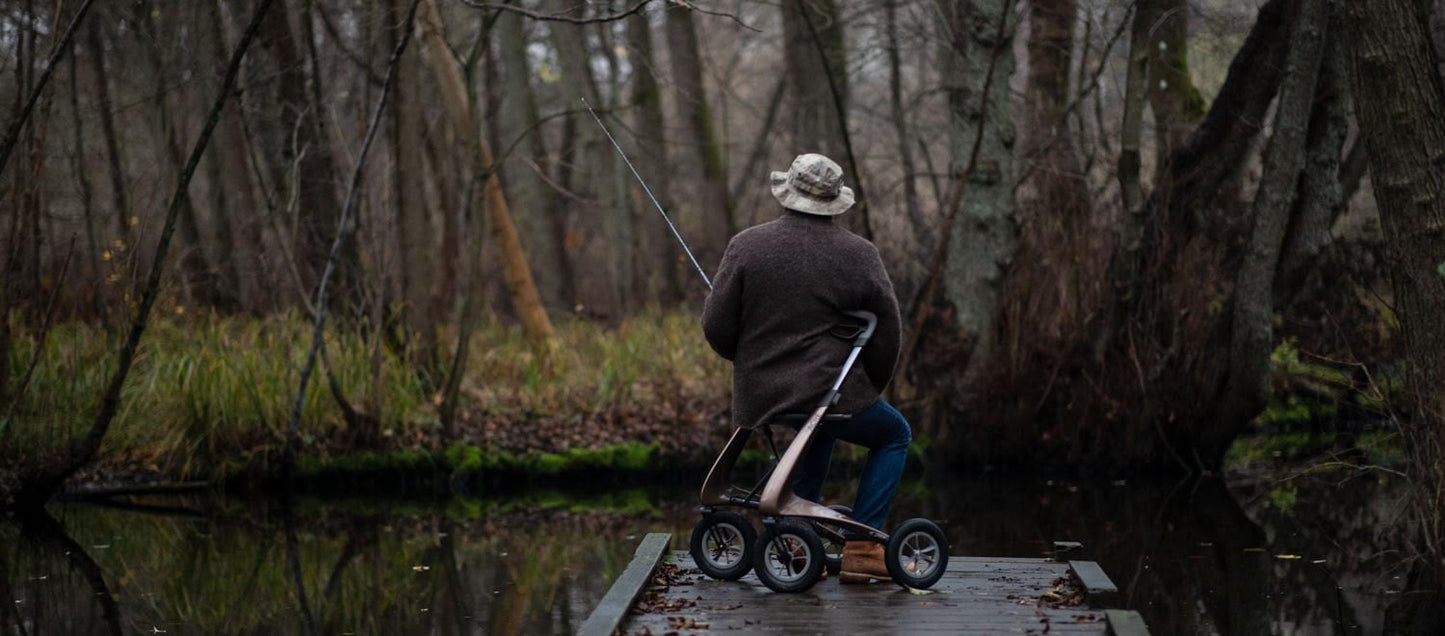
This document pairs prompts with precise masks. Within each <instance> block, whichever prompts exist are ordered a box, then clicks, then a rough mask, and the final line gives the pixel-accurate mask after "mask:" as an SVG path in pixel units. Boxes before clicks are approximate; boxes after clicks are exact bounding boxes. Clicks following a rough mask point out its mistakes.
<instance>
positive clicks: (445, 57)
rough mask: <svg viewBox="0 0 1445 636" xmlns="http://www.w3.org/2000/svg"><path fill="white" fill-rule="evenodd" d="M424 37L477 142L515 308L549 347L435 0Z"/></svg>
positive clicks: (425, 18) (459, 121)
mask: <svg viewBox="0 0 1445 636" xmlns="http://www.w3.org/2000/svg"><path fill="white" fill-rule="evenodd" d="M418 20H419V22H420V23H421V29H422V38H423V39H424V40H425V43H426V46H427V52H428V54H429V55H430V57H431V60H430V61H431V65H432V70H433V71H434V72H435V73H436V78H437V84H438V85H439V86H440V88H441V91H442V97H443V99H445V100H446V105H447V110H448V111H449V112H450V114H451V118H452V124H453V127H454V128H455V130H456V131H457V134H458V135H460V136H461V138H462V140H463V142H464V143H465V144H466V145H470V146H473V147H474V149H475V150H476V153H477V161H478V166H479V168H478V170H479V171H480V172H481V173H482V174H483V175H484V176H485V181H484V184H483V186H482V187H483V193H484V197H483V198H484V201H483V204H482V205H483V206H484V209H485V211H486V215H487V221H488V224H489V226H490V232H491V235H492V241H493V243H494V244H495V245H496V246H497V251H498V252H499V254H498V257H499V259H500V261H501V266H502V278H503V281H504V282H505V284H506V287H507V291H508V292H509V293H510V294H511V297H512V307H513V308H514V309H515V310H516V311H517V315H518V316H520V317H521V320H522V326H523V327H524V329H525V331H526V334H527V338H528V339H529V340H530V341H531V342H532V343H533V345H534V346H536V347H538V348H544V349H545V348H547V347H548V346H549V343H550V340H551V337H552V321H551V320H550V319H548V317H547V310H546V308H545V307H544V306H543V305H542V297H541V295H540V294H538V293H537V286H536V284H535V283H534V282H533V281H532V271H531V269H530V268H529V267H528V265H527V258H526V255H525V254H524V253H523V251H522V245H521V241H520V240H519V239H518V238H517V227H516V225H515V224H513V223H512V213H511V210H510V208H508V206H507V199H506V197H505V196H504V195H503V194H502V186H501V183H500V182H499V181H498V179H497V176H496V173H495V163H494V161H493V158H492V147H491V144H489V143H487V139H486V137H484V136H482V135H481V134H479V132H478V130H477V128H476V124H475V123H474V121H475V120H474V117H473V114H472V108H471V106H470V104H469V102H468V100H467V96H466V89H465V88H464V87H465V84H466V83H465V82H463V81H462V76H461V71H460V69H458V68H457V64H456V61H455V60H454V59H453V58H452V57H451V49H450V47H448V46H447V43H446V37H445V36H444V35H442V22H441V16H440V13H439V12H438V11H437V8H436V2H435V0H423V2H422V7H421V15H420V16H419V18H418Z"/></svg>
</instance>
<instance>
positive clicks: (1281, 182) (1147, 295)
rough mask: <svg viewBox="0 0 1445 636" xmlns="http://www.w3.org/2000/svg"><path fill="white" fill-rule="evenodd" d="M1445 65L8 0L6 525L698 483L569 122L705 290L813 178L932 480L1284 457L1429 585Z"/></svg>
mask: <svg viewBox="0 0 1445 636" xmlns="http://www.w3.org/2000/svg"><path fill="white" fill-rule="evenodd" d="M1343 25H1349V28H1345V27H1344V26H1343ZM1432 38H1433V40H1432ZM1441 46H1445V3H1442V2H1435V3H1433V5H1432V3H1429V2H1414V1H1410V0H1388V1H1383V2H1368V3H1367V2H1362V1H1356V2H1327V1H1325V0H1268V1H1262V2H1254V1H1249V2H1243V1H1234V2H1230V1H1224V0H1195V1H1185V0H1134V1H1123V0H1077V1H1075V0H1029V1H1027V2H1018V3H1016V2H1006V1H1003V0H969V1H966V2H952V1H948V0H938V1H936V2H932V1H923V0H913V1H908V0H888V1H880V2H861V1H845V0H786V1H784V2H781V3H771V2H755V1H751V0H735V1H727V2H723V1H719V2H695V3H694V2H677V1H673V2H664V1H662V0H656V1H651V2H649V1H646V0H640V1H631V0H628V1H620V0H618V1H610V0H609V1H594V2H582V1H580V0H579V1H570V0H569V1H561V0H559V1H556V2H510V3H506V2H497V3H487V2H479V1H477V0H459V1H455V2H454V1H449V0H417V1H412V0H388V1H376V2H354V1H350V0H290V1H287V0H280V1H277V0H251V1H243V0H231V1H225V2H220V1H207V2H190V1H182V0H155V1H151V2H139V1H133V0H126V1H95V0H55V1H50V0H7V1H6V2H3V3H0V77H4V78H6V81H5V82H3V83H0V100H3V102H4V103H6V104H10V105H11V106H10V108H9V110H10V113H9V116H8V119H7V121H8V123H9V125H8V126H7V128H6V131H5V137H4V138H3V140H0V232H3V234H0V241H3V242H0V245H3V249H0V259H3V272H4V278H3V283H0V318H3V319H0V362H3V364H0V467H3V471H0V473H3V475H0V486H3V487H0V490H3V491H4V492H5V493H6V499H7V501H11V502H19V503H20V504H22V505H23V504H24V503H25V502H27V501H30V502H33V501H43V500H45V499H46V498H48V497H49V496H50V495H51V494H53V493H54V492H56V491H57V490H59V489H61V488H63V487H64V485H65V484H66V483H68V482H69V483H74V480H75V479H76V476H77V475H79V480H80V481H89V482H95V481H114V480H122V481H130V480H136V479H139V480H142V481H155V480H163V481H184V480H193V479H202V480H215V481H231V482H235V483H242V484H259V483H267V482H269V481H271V480H274V479H276V478H277V476H278V475H282V474H293V471H299V474H300V475H302V476H311V477H316V476H318V475H330V476H332V477H335V476H336V475H346V474H352V473H356V472H365V471H369V470H371V471H374V470H378V469H386V470H407V469H414V468H417V467H420V466H425V467H428V468H429V469H432V470H435V468H436V467H437V466H442V467H443V468H444V470H446V471H448V472H454V473H478V472H482V473H496V474H506V473H521V474H538V473H559V472H563V473H565V472H568V471H574V470H586V469H595V468H607V469H609V470H612V469H626V470H635V471H643V472H645V471H656V470H661V469H664V468H667V469H671V468H677V467H696V466H700V465H704V464H705V462H706V461H707V460H708V458H709V457H710V455H711V453H712V451H713V450H714V449H715V448H716V447H717V445H718V443H719V440H720V439H721V437H722V436H723V435H725V434H726V433H727V431H728V430H729V427H728V424H727V412H726V408H727V396H728V381H727V377H728V376H727V368H726V366H725V365H724V364H723V363H722V362H720V361H719V360H717V359H715V358H714V357H713V356H712V355H711V354H710V352H708V351H707V350H706V347H705V345H704V344H703V343H702V340H701V338H699V337H698V335H699V334H698V333H697V330H696V324H695V315H696V313H697V307H698V301H699V299H700V298H701V297H702V294H703V288H702V286H701V285H699V284H698V282H699V281H697V280H694V279H693V276H694V274H693V273H692V271H691V265H690V264H688V262H687V261H686V259H685V258H684V257H683V256H682V254H681V252H680V251H679V250H678V247H677V245H676V244H675V242H674V241H673V239H672V237H671V235H670V234H669V233H668V231H667V228H666V226H665V225H664V224H663V222H662V220H661V219H660V218H658V217H657V216H656V214H655V212H654V211H653V210H652V209H651V207H650V206H651V202H650V201H649V200H648V197H647V196H646V194H645V193H644V192H643V191H642V190H641V188H640V187H639V185H638V182H636V181H635V180H633V179H632V177H631V174H630V173H629V172H628V170H627V166H626V165H625V164H624V163H623V162H622V161H621V160H620V159H619V157H618V156H617V155H616V154H615V152H614V150H613V148H612V147H611V145H610V144H609V143H608V142H607V139H606V137H605V136H604V134H603V132H602V130H601V129H600V128H598V127H597V126H596V125H595V123H594V122H593V121H592V119H591V116H590V115H589V114H588V113H587V112H586V111H585V110H583V109H582V106H581V104H582V100H584V99H585V100H586V101H587V103H590V104H592V105H593V106H594V107H595V108H596V109H597V112H598V114H599V115H600V116H601V117H602V119H603V121H604V122H606V124H607V126H608V127H609V128H611V129H612V131H613V132H614V133H615V134H616V135H617V137H618V140H619V142H620V143H621V144H622V145H623V146H624V147H625V148H626V149H628V152H629V154H630V156H631V158H632V160H633V161H634V162H635V163H636V165H637V169H638V171H639V172H640V174H641V176H642V177H643V179H645V181H646V183H647V184H648V185H649V186H650V188H651V190H652V191H653V192H654V193H655V194H656V195H657V198H658V200H659V201H660V203H661V204H662V206H663V207H665V208H666V209H667V210H668V211H669V212H670V213H671V214H672V215H673V216H674V218H675V219H676V220H677V221H678V224H679V226H680V230H681V231H682V233H683V235H684V236H686V237H688V240H689V242H690V243H691V244H692V245H693V247H694V248H695V250H696V252H697V254H698V257H699V259H700V260H701V261H702V264H703V267H704V268H706V269H708V270H711V269H712V268H713V267H714V266H715V264H716V262H717V259H718V258H719V256H720V254H721V251H722V249H723V247H724V246H725V245H726V242H727V239H728V237H729V236H731V235H732V234H733V233H735V232H737V231H739V230H741V229H743V228H746V227H748V226H750V225H753V224H756V223H759V222H763V221H766V220H769V219H771V218H773V217H774V216H776V215H777V214H778V212H779V210H778V208H777V206H776V204H775V203H774V202H773V201H772V200H771V198H770V196H769V193H768V191H767V189H766V175H767V173H768V171H770V170H780V169H785V167H786V165H787V164H788V162H789V161H790V160H791V158H792V156H793V155H795V154H797V153H800V152H809V151H817V152H823V153H825V154H828V155H829V156H831V157H834V158H835V159H837V160H838V161H839V162H840V163H841V164H842V165H843V166H844V169H845V172H846V174H847V181H848V183H849V184H850V186H852V187H853V188H854V189H855V190H856V191H857V192H858V194H859V203H858V205H857V206H856V208H855V210H854V211H852V212H850V213H849V215H848V216H846V217H843V219H842V221H841V222H843V223H845V224H847V226H848V227H849V229H851V230H853V231H855V232H857V233H859V234H861V235H863V236H865V237H868V238H870V239H872V240H873V241H874V242H875V243H877V245H878V246H879V249H880V252H881V253H882V255H883V258H884V261H885V263H886V264H887V266H888V268H889V271H890V273H891V274H892V276H893V279H894V282H895V285H896V287H897V291H898V294H899V297H900V299H901V300H902V302H903V305H904V313H905V321H906V322H907V323H908V337H907V341H906V343H905V346H904V352H903V355H902V359H901V361H900V365H901V373H900V377H899V379H898V381H897V382H896V383H895V385H894V386H893V387H891V388H890V397H891V398H892V399H893V400H894V401H895V402H896V403H898V404H899V405H900V407H901V408H902V410H903V411H904V412H905V413H906V414H907V415H908V416H909V418H910V420H911V421H913V422H914V424H915V429H916V431H917V437H918V438H919V439H920V442H921V443H920V444H919V446H920V447H921V451H920V452H921V453H923V454H924V455H926V456H927V457H928V458H929V459H928V460H929V462H930V467H931V468H939V469H942V470H945V471H965V470H973V469H978V468H983V467H994V468H1007V467H1014V468H1018V467H1026V468H1030V469H1042V470H1047V471H1084V472H1090V473H1106V474H1118V473H1131V472H1140V471H1165V472H1184V473H1204V474H1211V473H1217V472H1218V471H1220V470H1222V468H1223V467H1224V465H1225V463H1226V458H1227V457H1229V456H1230V455H1229V454H1230V453H1231V452H1233V453H1235V454H1236V456H1238V454H1240V453H1244V452H1248V447H1241V446H1240V445H1239V444H1237V443H1236V442H1237V440H1239V439H1240V438H1241V436H1249V435H1253V434H1257V433H1260V432H1274V433H1279V432H1301V431H1303V432H1306V433H1308V434H1309V435H1310V436H1311V439H1312V440H1315V441H1316V442H1318V441H1319V439H1327V440H1328V442H1327V445H1331V446H1333V447H1335V450H1336V451H1338V452H1339V456H1340V457H1343V458H1345V459H1344V461H1347V462H1355V464H1352V465H1367V464H1369V463H1370V462H1372V461H1374V460H1376V459H1378V458H1379V457H1380V456H1381V451H1380V450H1379V449H1380V448H1390V449H1394V450H1395V451H1396V452H1397V453H1398V454H1399V455H1400V457H1401V459H1400V465H1401V466H1402V467H1407V468H1408V471H1409V475H1411V477H1412V479H1413V480H1414V483H1416V485H1417V486H1418V490H1419V492H1420V497H1419V501H1420V502H1421V504H1422V505H1421V510H1424V511H1427V514H1425V515H1422V516H1421V517H1420V518H1419V520H1418V523H1419V525H1418V529H1423V530H1424V532H1423V533H1421V535H1420V536H1423V537H1427V539H1426V540H1427V542H1433V543H1432V544H1433V545H1435V546H1438V545H1439V543H1438V538H1439V536H1440V527H1441V526H1440V522H1439V519H1438V516H1436V517H1434V520H1433V521H1431V520H1430V519H1431V516H1430V515H1429V514H1428V511H1430V510H1435V511H1439V510H1441V509H1445V506H1442V505H1441V504H1445V495H1442V492H1445V491H1442V489H1441V483H1442V481H1441V475H1442V474H1445V464H1442V460H1441V458H1442V456H1445V455H1442V452H1441V449H1442V440H1445V406H1442V405H1445V323H1442V321H1441V320H1440V316H1441V313H1440V311H1441V308H1442V307H1445V248H1442V245H1445V240H1442V237H1441V233H1442V231H1445V230H1442V228H1445V170H1442V169H1441V157H1442V156H1445V105H1442V103H1445V89H1442V85H1445V84H1442V79H1441V71H1442V68H1445V67H1442V66H1441V64H1440V61H1441V59H1442V56H1441V55H1440V53H1439V51H1440V48H1439V47H1441ZM313 371H314V374H313ZM820 373H822V374H823V375H826V373H825V372H823V371H820ZM313 375H314V376H315V377H314V379H313V377H312V376H313ZM1326 433H1327V434H1328V435H1327V437H1321V436H1322V435H1323V434H1326ZM1231 448H1233V449H1234V450H1233V451H1231ZM1241 449H1243V450H1241ZM1391 470H1393V468H1392V469H1391ZM1429 537H1433V538H1429Z"/></svg>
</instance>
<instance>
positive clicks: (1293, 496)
mask: <svg viewBox="0 0 1445 636" xmlns="http://www.w3.org/2000/svg"><path fill="white" fill-rule="evenodd" d="M1298 498H1299V488H1297V487H1296V486H1295V485H1294V484H1285V485H1283V486H1280V487H1278V488H1275V489H1274V490H1271V491H1270V493H1269V502H1270V505H1273V506H1274V507H1275V508H1276V509H1278V510H1279V511H1280V512H1283V513H1285V514H1290V512H1291V511H1293V510H1294V506H1295V503H1296V501H1297V500H1298Z"/></svg>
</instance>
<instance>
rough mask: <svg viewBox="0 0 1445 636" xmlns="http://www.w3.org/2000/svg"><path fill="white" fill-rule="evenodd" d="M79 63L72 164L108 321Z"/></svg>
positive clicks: (101, 313)
mask: <svg viewBox="0 0 1445 636" xmlns="http://www.w3.org/2000/svg"><path fill="white" fill-rule="evenodd" d="M77 66H79V64H78V63H77V62H76V59H75V56H74V55H72V56H70V118H71V119H70V125H71V131H70V133H71V139H72V142H73V145H72V146H71V148H72V151H73V152H74V153H75V156H74V157H73V158H72V159H71V167H72V171H73V172H74V173H75V182H76V184H77V185H78V186H79V190H80V211H81V214H82V215H83V216H82V217H81V218H82V221H83V223H84V225H85V244H86V250H87V251H88V252H89V254H87V255H86V258H85V261H86V263H88V264H89V265H90V286H91V287H90V288H91V291H90V292H89V294H88V295H89V296H90V301H91V302H92V303H93V305H94V308H95V313H96V316H97V317H99V318H101V319H102V320H104V319H105V315H106V313H105V300H104V298H103V297H102V296H101V295H100V293H99V290H101V289H102V287H101V285H102V281H103V278H102V277H101V274H100V264H99V262H98V261H99V260H100V258H101V257H100V253H101V252H100V250H101V247H100V238H99V235H98V234H97V233H96V227H95V196H94V190H95V188H94V187H93V186H92V185H91V182H90V170H89V167H88V166H87V165H86V151H85V126H84V121H83V120H82V119H81V118H80V82H79V77H78V76H79V74H80V73H79V71H78V70H77V68H76V67H77ZM0 397H3V396H0ZM0 434H3V433H0Z"/></svg>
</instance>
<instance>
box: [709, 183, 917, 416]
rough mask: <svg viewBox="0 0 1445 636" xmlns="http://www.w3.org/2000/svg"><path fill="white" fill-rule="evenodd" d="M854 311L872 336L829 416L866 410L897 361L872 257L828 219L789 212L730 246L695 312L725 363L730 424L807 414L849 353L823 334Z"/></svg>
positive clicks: (891, 313)
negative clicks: (869, 317)
mask: <svg viewBox="0 0 1445 636" xmlns="http://www.w3.org/2000/svg"><path fill="white" fill-rule="evenodd" d="M858 309H864V310H867V311H871V312H873V313H875V314H877V315H878V330H877V331H876V332H875V333H874V334H873V338H872V340H870V341H869V342H868V345H867V346H866V347H864V349H863V354H862V355H861V356H860V357H859V363H858V364H855V365H854V366H853V370H852V372H850V373H849V374H848V379H847V380H846V381H845V382H844V383H843V389H842V397H841V398H840V400H839V402H838V405H837V407H836V408H835V409H834V410H833V411H832V412H835V413H849V414H856V413H858V412H861V411H863V410H864V409H866V408H868V407H869V406H871V405H872V404H873V402H874V401H875V400H877V399H878V395H879V394H880V393H881V392H882V391H883V389H884V387H887V386H888V382H889V381H890V380H892V378H893V367H894V365H895V364H896V363H897V361H898V346H899V335H900V333H901V330H900V328H899V317H898V298H897V297H896V296H895V295H894V294H893V283H892V282H890V281H889V279H888V272H887V271H885V270H884V269H883V260H882V259H880V258H879V257H878V249H877V248H876V247H874V246H873V244H872V243H869V242H868V241H867V240H865V239H863V238H862V237H859V236H858V235H856V234H853V233H852V232H849V231H848V230H846V229H844V228H842V227H840V226H837V225H834V224H833V221H832V219H831V218H830V217H822V216H812V215H806V214H800V213H797V212H791V211H785V212H784V213H783V216H782V217H780V218H778V219H777V220H774V221H770V222H768V223H763V224H762V225H758V226H754V227H751V228H748V229H746V230H744V231H742V232H740V233H738V235H737V236H735V237H733V239H732V241H730V242H729V243H728V246H727V251H725V252H724V253H723V258H722V264H721V265H719V266H718V272H717V276H716V277H715V278H714V279H713V290H712V293H710V294H708V297H707V302H706V304H705V305H704V307H703V312H702V329H703V334H704V335H705V336H706V337H707V341H708V344H710V345H712V348H713V349H714V350H715V351H717V352H718V354H720V355H721V356H722V357H724V358H727V359H728V360H732V361H733V413H732V419H733V423H734V424H736V425H737V426H746V427H751V428H756V427H758V426H760V425H762V424H764V423H767V422H769V421H771V420H772V419H773V418H774V417H776V416H777V415H780V414H783V413H802V412H807V411H811V410H812V409H813V408H815V407H816V406H817V404H818V401H819V400H820V399H822V397H823V394H824V393H826V392H827V390H828V387H829V386H831V384H832V382H833V379H834V378H836V377H837V375H838V371H839V369H842V368H843V362H844V360H845V359H846V358H847V357H848V349H849V347H850V343H851V341H849V340H843V339H840V338H838V337H836V336H833V335H831V334H830V333H829V330H830V329H832V328H833V327H835V326H837V325H840V324H844V323H845V322H856V321H853V320H851V319H849V318H847V317H846V316H844V315H843V312H845V311H854V310H858Z"/></svg>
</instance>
